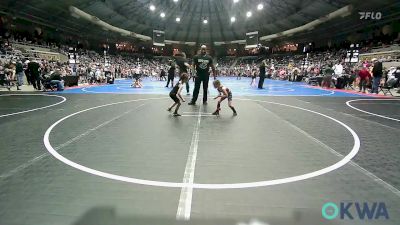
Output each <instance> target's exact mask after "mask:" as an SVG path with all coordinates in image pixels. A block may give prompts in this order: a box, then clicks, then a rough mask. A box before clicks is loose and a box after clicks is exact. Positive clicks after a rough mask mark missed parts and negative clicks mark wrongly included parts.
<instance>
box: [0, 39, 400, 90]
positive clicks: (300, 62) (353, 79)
mask: <svg viewBox="0 0 400 225" xmlns="http://www.w3.org/2000/svg"><path fill="white" fill-rule="evenodd" d="M12 43H13V42H10V41H4V40H2V41H1V42H0V44H1V46H0V53H1V54H2V55H6V56H7V57H6V58H2V59H1V60H0V78H1V79H0V85H6V86H7V85H8V87H11V86H12V83H13V81H15V82H14V83H15V86H16V87H17V90H19V89H20V86H22V85H24V80H26V82H27V84H28V85H32V86H33V87H34V89H36V90H41V89H42V88H43V89H45V90H49V89H50V90H55V89H56V90H59V91H60V90H63V89H64V81H63V77H65V76H78V77H79V82H80V83H88V84H106V83H108V84H112V83H114V80H115V78H131V79H133V80H134V82H133V83H132V87H136V88H140V87H142V86H143V84H142V83H141V78H142V77H150V78H151V79H157V80H165V81H168V83H167V85H166V86H168V85H169V83H170V82H171V81H172V82H171V83H172V86H173V77H175V75H177V74H178V73H179V70H177V71H175V70H171V68H173V67H175V62H176V57H174V56H171V57H160V58H146V57H143V56H135V57H132V56H122V55H104V54H99V53H97V52H95V51H89V50H79V52H77V56H78V57H77V59H76V61H75V63H73V64H70V63H68V62H65V63H61V62H59V61H51V60H46V59H40V58H36V59H28V58H24V57H23V56H22V55H21V52H20V51H18V50H17V49H15V48H13V46H12ZM66 48H67V47H66V46H64V47H63V48H59V49H64V51H66ZM345 57H346V50H335V51H323V52H313V53H309V54H307V55H306V54H293V53H291V54H275V55H267V56H263V57H261V58H260V57H259V56H253V57H243V58H234V57H225V58H220V59H218V60H216V61H214V64H215V70H216V75H217V76H221V77H224V76H233V77H236V79H241V78H242V77H251V78H252V81H251V83H250V85H251V86H257V85H256V83H255V82H256V78H257V77H260V80H262V81H263V80H264V79H265V78H267V79H278V80H289V81H304V82H307V83H309V84H311V85H319V86H321V87H325V88H340V89H342V88H345V87H353V86H359V88H360V91H362V92H366V89H367V88H369V89H371V92H374V93H376V89H377V88H376V85H378V86H379V84H380V82H381V80H379V82H378V81H375V82H373V80H374V77H377V76H380V77H383V78H385V79H384V81H382V82H384V83H385V82H387V81H391V82H392V85H393V87H398V86H399V81H400V77H399V71H400V69H399V68H383V67H382V63H381V62H380V64H379V63H377V61H379V60H375V61H374V62H371V61H370V62H368V61H361V62H359V63H344V59H345ZM186 60H187V61H188V63H189V64H190V63H191V59H186ZM171 62H174V63H171ZM377 66H380V67H377ZM376 68H380V69H379V70H380V71H382V72H381V75H377V74H378V73H377V72H376V71H377V69H376ZM367 71H368V73H369V74H367ZM373 71H375V74H374V72H373ZM264 73H265V75H264ZM24 77H26V78H24ZM258 88H262V84H259V85H258ZM187 92H189V88H188V87H187Z"/></svg>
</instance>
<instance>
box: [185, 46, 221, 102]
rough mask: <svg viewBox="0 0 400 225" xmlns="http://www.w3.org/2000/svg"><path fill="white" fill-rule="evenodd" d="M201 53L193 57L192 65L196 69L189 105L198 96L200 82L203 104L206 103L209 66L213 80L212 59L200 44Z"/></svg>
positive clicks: (205, 48) (213, 67)
mask: <svg viewBox="0 0 400 225" xmlns="http://www.w3.org/2000/svg"><path fill="white" fill-rule="evenodd" d="M200 52H201V54H200V55H196V56H195V57H194V58H193V67H194V69H195V70H196V77H195V84H194V90H193V98H192V101H190V102H189V105H195V104H196V101H197V98H198V96H199V91H200V84H201V82H203V104H207V92H208V81H209V79H210V67H211V68H212V71H213V76H214V80H215V66H214V64H213V59H212V58H211V56H209V55H207V47H206V46H205V45H202V46H201V50H200Z"/></svg>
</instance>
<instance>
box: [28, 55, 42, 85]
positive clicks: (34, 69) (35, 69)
mask: <svg viewBox="0 0 400 225" xmlns="http://www.w3.org/2000/svg"><path fill="white" fill-rule="evenodd" d="M39 68H40V65H39V63H38V62H37V61H36V60H34V61H32V62H29V63H28V71H29V74H30V78H31V83H32V85H33V88H34V89H35V90H41V84H40V77H39V76H40V72H39Z"/></svg>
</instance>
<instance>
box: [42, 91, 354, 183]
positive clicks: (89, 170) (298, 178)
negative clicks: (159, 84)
mask: <svg viewBox="0 0 400 225" xmlns="http://www.w3.org/2000/svg"><path fill="white" fill-rule="evenodd" d="M155 99H163V98H148V99H136V100H129V101H122V102H115V103H110V104H105V105H99V106H95V107H91V108H88V109H84V110H81V111H79V112H75V113H73V114H70V115H68V116H66V117H63V118H61V119H60V120H58V121H57V122H55V123H54V124H52V125H51V126H50V127H49V128H48V129H47V130H46V132H45V134H44V137H43V142H44V145H45V147H46V149H47V151H48V152H49V153H50V154H51V155H53V156H54V157H55V158H56V159H58V160H60V161H61V162H63V163H65V164H67V165H69V166H71V167H73V168H75V169H78V170H81V171H83V172H86V173H89V174H92V175H95V176H100V177H104V178H107V179H111V180H116V181H122V182H127V183H134V184H141V185H149V186H157V187H169V188H184V187H186V188H196V189H240V188H255V187H265V186H272V185H278V184H287V183H292V182H296V181H301V180H307V179H310V178H313V177H317V176H321V175H323V174H326V173H329V172H332V171H334V170H337V169H339V168H341V167H342V166H344V165H346V164H347V163H349V162H350V161H351V159H352V158H354V156H356V155H357V153H358V151H359V149H360V139H359V137H358V135H357V133H356V132H355V131H354V130H353V129H352V128H350V127H349V126H348V125H346V124H345V123H343V122H341V121H339V120H337V119H335V118H332V117H330V116H328V115H325V114H323V113H320V112H316V111H313V110H310V109H305V108H301V107H298V106H292V105H287V104H283V103H277V102H269V101H261V100H253V99H237V100H242V101H253V102H262V103H268V104H274V105H280V106H285V107H289V108H294V109H299V110H303V111H306V112H311V113H314V114H316V115H320V116H322V117H325V118H328V119H330V120H332V121H334V122H336V123H338V124H340V125H341V126H343V127H344V128H346V129H347V130H348V131H349V132H350V133H351V135H352V137H353V140H354V144H353V147H352V149H351V151H350V153H349V154H347V155H346V156H345V157H343V159H341V160H340V161H338V162H336V163H335V164H333V165H331V166H328V167H326V168H323V169H320V170H317V171H314V172H310V173H306V174H302V175H297V176H292V177H286V178H280V179H274V180H265V181H257V182H247V183H220V184H217V183H215V184H205V183H190V184H189V183H178V182H167V181H155V180H146V179H137V178H132V177H125V176H120V175H116V174H111V173H106V172H102V171H99V170H95V169H92V168H89V167H86V166H83V165H80V164H78V163H76V162H73V161H71V160H69V159H67V158H65V157H64V156H62V155H61V154H59V153H58V152H57V151H56V150H55V149H54V148H53V146H52V145H51V144H50V140H49V136H50V133H51V131H52V130H53V129H54V128H55V127H56V126H57V125H58V124H60V123H61V122H63V121H64V120H66V119H68V118H71V117H73V116H75V115H78V114H80V113H83V112H88V111H90V110H93V109H98V108H102V107H107V106H113V105H118V104H123V103H130V102H137V101H147V100H155Z"/></svg>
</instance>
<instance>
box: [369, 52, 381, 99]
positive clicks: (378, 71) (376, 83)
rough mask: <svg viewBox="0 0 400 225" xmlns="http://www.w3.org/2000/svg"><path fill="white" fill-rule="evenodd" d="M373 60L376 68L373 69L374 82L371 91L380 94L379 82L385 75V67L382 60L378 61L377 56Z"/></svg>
mask: <svg viewBox="0 0 400 225" xmlns="http://www.w3.org/2000/svg"><path fill="white" fill-rule="evenodd" d="M372 62H373V63H374V68H373V69H372V76H373V83H372V91H371V93H373V94H378V92H379V89H378V88H379V84H380V82H381V79H382V75H383V67H382V62H380V61H378V60H377V59H376V58H374V59H372Z"/></svg>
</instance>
